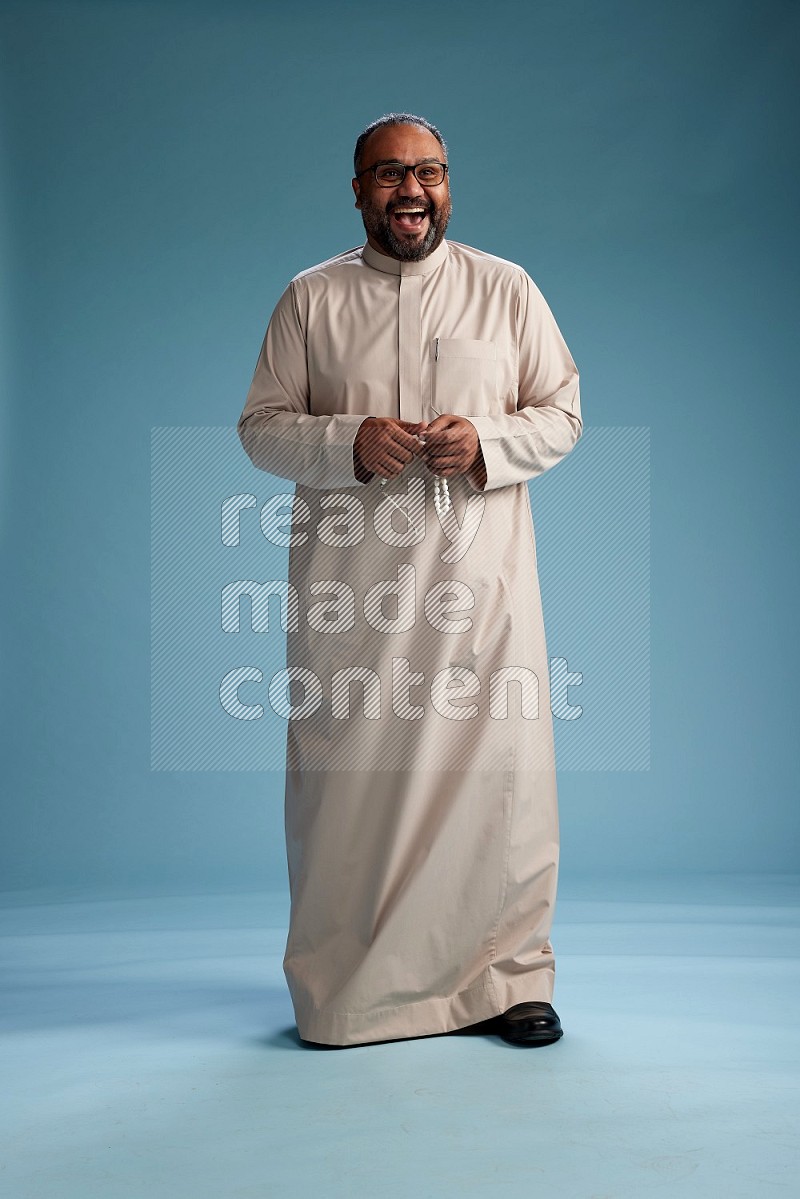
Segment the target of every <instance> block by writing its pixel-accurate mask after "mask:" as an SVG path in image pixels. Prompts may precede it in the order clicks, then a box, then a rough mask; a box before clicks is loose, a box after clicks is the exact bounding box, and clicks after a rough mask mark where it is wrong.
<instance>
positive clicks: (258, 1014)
mask: <svg viewBox="0 0 800 1199" xmlns="http://www.w3.org/2000/svg"><path fill="white" fill-rule="evenodd" d="M285 919H286V900H285V897H283V896H271V895H265V894H237V895H230V894H226V895H203V896H198V897H185V896H184V897H174V896H173V897H142V896H135V895H128V896H127V897H117V898H110V897H107V896H105V897H102V896H94V897H89V896H86V895H81V894H78V893H73V894H66V893H49V894H44V893H39V892H36V893H35V892H29V893H24V894H22V893H14V894H6V895H0V933H1V934H2V950H3V958H4V977H5V985H4V1000H3V1012H2V1057H3V1062H2V1078H3V1085H2V1089H1V1090H0V1104H2V1109H3V1111H2V1124H3V1130H4V1133H3V1135H4V1137H5V1138H6V1145H5V1146H4V1150H3V1159H2V1163H0V1189H1V1190H2V1193H3V1195H7V1196H9V1199H51V1197H52V1199H73V1197H75V1199H118V1197H120V1196H125V1197H128V1199H162V1197H163V1199H183V1197H184V1196H186V1199H189V1197H191V1199H206V1197H208V1199H256V1197H263V1196H273V1195H274V1196H282V1197H288V1199H295V1197H298V1199H306V1197H307V1196H308V1197H310V1196H321V1197H323V1199H338V1197H339V1196H342V1197H344V1196H346V1197H347V1199H351V1197H355V1199H361V1197H362V1196H364V1197H365V1199H366V1197H369V1199H372V1197H373V1196H374V1197H375V1199H378V1197H384V1196H385V1197H389V1199H394V1197H397V1199H446V1197H448V1196H459V1197H464V1196H472V1195H492V1196H506V1195H507V1196H514V1197H516V1196H521V1197H522V1196H525V1197H528V1196H539V1195H541V1196H548V1197H553V1199H572V1197H573V1196H574V1197H575V1199H611V1197H614V1199H641V1197H642V1196H647V1195H651V1194H652V1195H654V1196H665V1195H675V1196H681V1199H683V1197H686V1199H691V1197H692V1196H699V1195H702V1196H713V1197H715V1199H721V1197H725V1199H738V1197H740V1196H741V1197H742V1199H761V1197H762V1196H769V1195H773V1194H787V1195H793V1196H796V1195H798V1194H800V1162H799V1161H798V1114H799V1109H800V1104H798V1081H797V1080H798V1058H799V1057H800V1055H799V1054H798V1033H797V1020H796V1012H797V997H798V994H800V971H799V970H798V923H799V922H800V882H799V881H798V880H797V879H792V878H787V877H785V876H782V877H770V878H753V877H736V878H733V877H720V878H708V879H698V878H695V877H690V878H687V879H685V880H676V879H670V880H657V879H655V880H653V879H651V880H647V881H645V880H641V879H640V880H627V881H615V882H614V883H613V884H612V883H608V882H603V881H600V880H595V881H584V882H582V883H578V882H572V883H570V884H567V883H566V882H562V887H561V892H560V897H559V905H558V910H557V914H556V924H555V927H554V931H553V944H554V947H555V951H556V959H557V972H558V973H557V983H556V996H555V1006H556V1009H557V1010H558V1012H559V1014H560V1016H561V1019H562V1022H563V1024H564V1028H565V1036H564V1038H563V1040H561V1041H560V1042H558V1043H557V1044H555V1045H552V1046H548V1047H545V1048H540V1049H534V1050H530V1049H529V1050H525V1049H517V1048H514V1047H512V1046H508V1045H505V1044H504V1043H503V1042H501V1041H499V1040H497V1039H495V1038H489V1037H476V1036H447V1037H430V1038H423V1039H417V1040H413V1041H403V1042H393V1043H387V1044H381V1045H372V1046H365V1047H359V1048H354V1049H346V1050H320V1049H313V1048H307V1047H304V1046H303V1045H302V1043H301V1042H299V1041H298V1039H297V1034H296V1031H295V1030H294V1026H293V1020H292V1011H291V1005H290V1003H289V998H288V993H287V991H286V989H285V985H284V981H283V973H282V970H281V957H282V953H283V946H284V940H285V931H284V930H285Z"/></svg>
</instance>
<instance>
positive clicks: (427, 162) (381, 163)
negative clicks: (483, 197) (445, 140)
mask: <svg viewBox="0 0 800 1199" xmlns="http://www.w3.org/2000/svg"><path fill="white" fill-rule="evenodd" d="M378 167H402V168H403V177H402V179H399V180H398V182H397V183H380V182H379V180H378V176H377V175H376V174H375V172H376V171H377V169H378ZM417 167H441V168H442V170H443V171H444V174H443V175H442V179H441V182H440V183H427V184H426V183H423V182H422V180H421V179H420V177H419V175H418V174H417ZM448 169H449V164H448V163H446V162H439V161H438V159H436V158H423V159H422V161H421V162H415V163H414V165H413V166H407V165H406V163H404V162H398V161H397V159H396V158H381V159H379V160H378V162H373V164H372V166H369V167H364V169H363V171H359V172H358V174H357V175H355V176H354V178H355V179H360V178H361V176H362V175H366V173H367V171H372V177H373V179H374V180H375V184H376V186H377V187H385V188H390V187H401V186H402V185H403V184H404V183H405V181H406V175H407V174H408V172H409V171H411V172H412V174H413V176H414V178H415V179H416V181H417V183H418V184H419V185H420V187H441V186H442V183H444V181H445V179H446V178H447V172H448Z"/></svg>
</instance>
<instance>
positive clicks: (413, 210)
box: [391, 205, 428, 233]
mask: <svg viewBox="0 0 800 1199" xmlns="http://www.w3.org/2000/svg"><path fill="white" fill-rule="evenodd" d="M427 216H428V209H427V208H421V207H419V206H418V205H409V206H408V208H393V209H392V212H391V219H392V220H393V221H394V223H395V225H396V226H397V228H398V229H400V230H402V231H403V233H418V232H419V231H420V229H422V226H423V225H424V223H425V221H426V219H427Z"/></svg>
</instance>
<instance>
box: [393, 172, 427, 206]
mask: <svg viewBox="0 0 800 1199" xmlns="http://www.w3.org/2000/svg"><path fill="white" fill-rule="evenodd" d="M397 194H398V196H402V197H403V199H404V200H422V199H424V198H425V192H424V190H423V187H422V184H421V183H419V181H418V180H417V177H416V175H415V174H414V172H413V171H412V170H408V169H407V170H406V177H405V179H404V180H403V182H402V183H401V184H400V185H399V187H398V188H397Z"/></svg>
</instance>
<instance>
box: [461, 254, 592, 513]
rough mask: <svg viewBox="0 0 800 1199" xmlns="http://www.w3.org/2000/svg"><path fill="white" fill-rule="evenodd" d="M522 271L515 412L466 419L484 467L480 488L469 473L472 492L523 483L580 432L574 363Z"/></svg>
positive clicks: (555, 458) (563, 454) (561, 452)
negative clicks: (478, 444) (517, 393)
mask: <svg viewBox="0 0 800 1199" xmlns="http://www.w3.org/2000/svg"><path fill="white" fill-rule="evenodd" d="M521 275H522V282H521V287H520V292H519V298H518V304H517V344H518V347H519V398H518V401H517V411H516V412H512V413H506V414H503V415H497V416H471V417H470V418H469V419H470V420H471V422H472V424H473V425H474V426H475V428H476V430H477V432H478V440H479V442H480V446H481V451H482V453H483V461H484V464H485V468H486V484H485V486H484V487H482V488H479V487H478V485H477V483H476V481H475V478H476V471H475V469H474V468H473V469H472V470H471V471H469V472H468V474H467V479H468V481H469V483H470V485H471V486H472V487H473V488H474V490H476V491H477V490H481V491H492V490H494V489H495V488H498V487H507V486H509V485H510V484H513V483H524V482H526V481H527V480H528V479H532V478H535V476H536V475H540V474H543V472H544V471H546V470H549V469H550V467H551V466H555V464H556V463H557V462H560V461H561V459H562V458H564V457H566V455H567V454H568V453H569V452H570V450H571V449H572V448H573V446H574V445H575V443H576V441H577V440H578V438H579V437H580V435H581V433H582V431H583V421H582V418H581V406H580V389H579V385H578V370H577V367H576V366H575V363H574V362H573V360H572V356H571V354H570V352H569V350H568V348H567V345H566V343H565V341H564V338H563V337H562V336H561V331H560V330H559V328H558V325H557V324H556V322H555V318H554V317H553V314H552V312H551V311H550V309H549V307H548V305H547V302H546V300H545V299H544V297H543V295H542V294H541V292H540V291H539V289H538V288H537V286H536V284H535V283H534V282H533V280H532V279H531V278H530V276H529V275H527V274H525V273H524V272H521Z"/></svg>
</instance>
